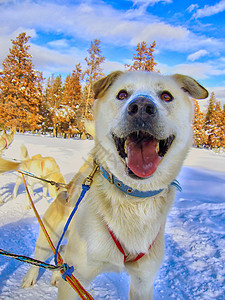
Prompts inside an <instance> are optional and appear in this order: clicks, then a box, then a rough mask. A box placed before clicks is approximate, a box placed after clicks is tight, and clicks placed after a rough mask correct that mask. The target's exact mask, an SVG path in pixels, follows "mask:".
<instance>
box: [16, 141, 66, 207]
mask: <svg viewBox="0 0 225 300" xmlns="http://www.w3.org/2000/svg"><path fill="white" fill-rule="evenodd" d="M21 154H22V163H21V165H20V170H21V171H25V172H28V173H30V174H33V175H35V176H36V177H39V178H41V179H44V180H48V181H52V182H56V183H61V184H62V185H59V186H56V185H54V184H50V183H47V182H45V181H41V180H39V179H37V178H34V177H30V176H28V175H26V174H25V178H26V182H27V185H28V187H29V191H30V194H31V197H32V198H34V193H33V187H34V185H35V184H36V183H41V184H42V186H43V199H44V200H45V201H46V202H47V191H48V192H49V195H50V196H51V197H52V198H53V199H55V198H56V196H57V194H58V193H59V192H61V191H62V190H64V184H65V179H64V177H63V175H62V173H61V172H60V168H59V166H58V164H57V163H56V161H55V159H54V158H53V157H43V156H42V155H41V154H36V155H34V156H32V157H31V158H29V155H28V152H27V148H26V147H25V146H24V145H22V146H21ZM22 182H23V179H22V177H21V175H20V174H18V177H17V180H16V184H15V186H14V190H13V199H15V198H16V196H17V191H18V187H19V186H20V184H21V183H22ZM30 208H31V206H30V204H29V202H28V204H27V209H30Z"/></svg>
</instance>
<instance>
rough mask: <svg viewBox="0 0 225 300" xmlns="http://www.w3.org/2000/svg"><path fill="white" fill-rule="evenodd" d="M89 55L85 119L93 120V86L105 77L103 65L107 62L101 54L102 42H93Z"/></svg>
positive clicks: (86, 73) (85, 92)
mask: <svg viewBox="0 0 225 300" xmlns="http://www.w3.org/2000/svg"><path fill="white" fill-rule="evenodd" d="M88 53H89V56H88V57H85V61H86V63H87V69H86V70H85V71H84V73H83V79H84V80H85V82H86V84H85V86H84V101H85V105H84V107H85V110H84V118H85V119H91V118H92V104H93V101H94V95H93V90H92V84H93V82H94V81H96V80H97V79H99V78H100V77H102V76H103V73H102V71H103V70H102V68H101V64H102V63H103V62H104V61H105V57H104V56H102V54H101V49H100V40H97V39H95V40H94V42H91V46H90V48H89V49H88Z"/></svg>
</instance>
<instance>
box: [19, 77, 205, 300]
mask: <svg viewBox="0 0 225 300" xmlns="http://www.w3.org/2000/svg"><path fill="white" fill-rule="evenodd" d="M93 90H94V95H95V103H94V118H95V134H94V135H95V138H94V140H95V147H94V149H93V151H92V153H91V155H90V157H89V158H88V160H87V161H86V163H85V164H84V166H83V167H82V168H81V170H80V171H79V172H78V173H77V174H76V175H75V177H74V178H73V180H72V181H71V182H70V183H69V185H68V186H67V190H68V198H67V200H66V201H64V202H63V201H62V200H61V198H60V197H57V198H56V200H55V201H54V203H52V204H51V206H50V207H49V208H48V210H47V212H46V214H45V216H44V222H45V224H46V226H47V229H49V230H50V235H51V234H52V235H51V237H52V240H53V243H54V244H57V242H58V240H59V237H60V236H61V234H62V232H63V226H64V225H65V220H66V219H67V217H68V215H69V213H70V212H71V210H72V208H73V207H74V205H75V203H76V201H77V199H78V197H79V194H80V192H81V185H82V182H83V180H84V178H86V177H87V176H88V175H89V174H90V173H91V172H92V163H93V161H94V162H95V164H96V165H97V167H98V170H97V171H96V173H95V175H94V178H93V183H92V185H91V189H90V191H89V192H87V194H86V196H85V198H84V199H83V200H82V202H81V204H80V205H79V209H78V211H77V212H76V215H75V216H74V218H73V220H72V221H71V223H70V226H69V233H68V242H67V245H66V249H65V255H64V261H65V262H66V263H67V264H68V265H69V266H74V268H75V271H74V276H75V277H76V278H77V279H79V280H80V282H81V283H82V284H83V285H84V286H87V285H88V283H90V282H91V281H92V280H93V279H94V278H95V277H96V276H97V275H98V274H99V273H101V272H107V271H122V270H125V271H126V272H127V273H128V274H129V275H130V290H129V299H131V300H147V299H148V300H149V299H152V297H153V281H154V277H155V275H156V273H157V271H158V269H159V267H160V265H161V262H162V260H163V257H164V231H165V223H166V218H167V215H168V213H169V210H170V208H171V206H172V204H173V201H174V198H175V194H176V184H173V183H174V179H176V177H177V175H178V173H179V171H180V169H181V167H182V163H183V161H184V159H185V157H186V155H187V153H188V149H189V148H190V146H191V144H192V132H191V122H192V118H193V104H192V99H191V97H193V98H195V99H201V98H206V97H207V96H208V92H207V90H206V89H205V88H204V87H202V86H201V85H200V84H199V83H198V82H196V81H195V80H194V79H192V78H191V77H188V76H185V75H180V74H175V75H170V76H169V75H167V76H165V75H161V74H159V73H154V72H144V71H127V72H121V71H115V72H113V73H111V74H109V75H108V76H106V77H103V78H102V79H100V80H98V81H97V82H96V83H95V84H94V86H93ZM50 255H51V250H50V248H49V246H48V245H47V242H46V240H45V239H44V237H43V233H41V232H40V235H39V238H38V240H37V244H36V249H35V257H36V258H37V259H40V260H46V259H47V258H48V257H49V256H50ZM37 276H38V268H37V267H34V266H32V267H31V269H30V270H29V271H28V273H27V274H26V276H25V278H24V280H23V286H24V287H27V286H30V285H32V284H34V283H35V281H36V279H37ZM77 298H78V296H77V295H76V292H75V291H74V290H73V289H72V288H71V287H70V285H69V284H68V283H67V282H66V281H65V280H63V279H62V278H60V279H59V285H58V300H63V299H67V300H70V299H77Z"/></svg>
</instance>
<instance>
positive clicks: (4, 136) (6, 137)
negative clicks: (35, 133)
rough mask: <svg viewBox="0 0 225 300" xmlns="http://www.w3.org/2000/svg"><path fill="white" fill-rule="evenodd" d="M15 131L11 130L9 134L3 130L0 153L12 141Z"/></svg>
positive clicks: (0, 139)
mask: <svg viewBox="0 0 225 300" xmlns="http://www.w3.org/2000/svg"><path fill="white" fill-rule="evenodd" d="M14 133H15V130H12V131H11V132H10V133H9V134H8V133H7V132H6V131H5V130H3V133H2V135H1V136H0V153H2V152H3V150H5V149H7V148H8V147H9V145H10V144H11V143H12V141H13V137H14Z"/></svg>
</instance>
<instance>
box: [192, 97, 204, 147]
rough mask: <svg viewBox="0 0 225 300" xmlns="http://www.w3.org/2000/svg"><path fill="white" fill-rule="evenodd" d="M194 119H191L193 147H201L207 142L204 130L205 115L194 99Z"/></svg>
mask: <svg viewBox="0 0 225 300" xmlns="http://www.w3.org/2000/svg"><path fill="white" fill-rule="evenodd" d="M194 109H195V111H194V119H193V125H192V126H193V132H194V145H195V146H197V147H203V146H204V145H205V143H206V141H207V135H206V132H205V130H204V123H205V115H204V113H202V112H201V111H200V107H199V104H198V101H197V100H195V99H194Z"/></svg>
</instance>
